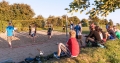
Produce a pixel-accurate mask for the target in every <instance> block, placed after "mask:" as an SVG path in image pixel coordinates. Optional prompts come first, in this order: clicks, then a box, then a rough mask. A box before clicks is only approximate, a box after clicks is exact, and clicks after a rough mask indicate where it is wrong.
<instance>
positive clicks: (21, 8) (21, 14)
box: [0, 0, 35, 21]
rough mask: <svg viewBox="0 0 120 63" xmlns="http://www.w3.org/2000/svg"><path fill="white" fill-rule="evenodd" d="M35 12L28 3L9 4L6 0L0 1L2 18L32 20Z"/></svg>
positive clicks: (0, 15) (0, 17)
mask: <svg viewBox="0 0 120 63" xmlns="http://www.w3.org/2000/svg"><path fill="white" fill-rule="evenodd" d="M34 15H35V13H34V12H33V10H32V9H31V7H30V6H29V5H27V4H17V3H15V4H11V5H10V4H9V3H8V2H6V1H5V0H3V1H2V2H0V20H3V21H6V20H30V19H31V18H32V17H33V16H34Z"/></svg>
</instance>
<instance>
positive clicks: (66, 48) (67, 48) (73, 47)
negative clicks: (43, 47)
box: [54, 30, 79, 59]
mask: <svg viewBox="0 0 120 63" xmlns="http://www.w3.org/2000/svg"><path fill="white" fill-rule="evenodd" d="M69 35H70V38H69V40H68V42H67V44H66V45H64V44H63V43H59V44H58V52H57V54H54V57H56V58H57V59H59V58H60V54H61V52H62V51H63V52H64V53H69V56H70V57H77V56H78V54H79V44H78V42H77V39H76V38H75V37H76V32H75V31H74V30H71V31H70V32H69Z"/></svg>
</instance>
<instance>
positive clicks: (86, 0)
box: [69, 0, 120, 17]
mask: <svg viewBox="0 0 120 63" xmlns="http://www.w3.org/2000/svg"><path fill="white" fill-rule="evenodd" d="M69 6H70V12H72V11H78V9H79V10H80V13H82V12H83V11H85V10H86V9H88V8H90V7H92V9H90V11H88V12H86V14H89V15H90V16H91V17H96V16H97V15H101V16H107V15H108V14H109V13H111V12H115V10H116V9H120V0H94V2H91V0H74V1H73V2H71V3H70V5H69Z"/></svg>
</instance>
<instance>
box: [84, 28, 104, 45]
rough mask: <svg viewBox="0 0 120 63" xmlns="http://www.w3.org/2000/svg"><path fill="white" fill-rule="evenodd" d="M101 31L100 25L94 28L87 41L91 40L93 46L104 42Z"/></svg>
mask: <svg viewBox="0 0 120 63" xmlns="http://www.w3.org/2000/svg"><path fill="white" fill-rule="evenodd" d="M99 32H100V29H99V27H98V26H95V28H92V29H91V31H90V34H89V35H88V36H87V39H86V43H89V42H91V43H92V46H98V45H97V44H98V43H101V42H102V40H101V37H100V33H99Z"/></svg>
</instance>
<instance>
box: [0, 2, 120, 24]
mask: <svg viewBox="0 0 120 63" xmlns="http://www.w3.org/2000/svg"><path fill="white" fill-rule="evenodd" d="M0 1H2V0H0ZM6 1H7V2H9V3H10V4H13V3H25V4H28V5H30V6H31V8H32V9H33V10H34V12H35V14H36V16H37V15H42V16H43V17H45V18H47V17H48V16H49V15H54V16H62V15H64V14H66V13H67V11H66V10H64V9H65V8H69V3H71V2H72V1H73V0H6ZM91 1H92V0H91ZM67 15H69V16H73V15H75V16H77V17H78V18H80V19H82V18H88V16H87V15H85V13H82V14H80V12H78V13H74V14H73V15H71V14H67ZM119 16H120V10H116V11H115V12H113V13H110V14H109V15H108V16H107V17H105V18H106V19H108V20H109V19H112V20H113V21H114V22H115V23H120V17H119Z"/></svg>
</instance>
